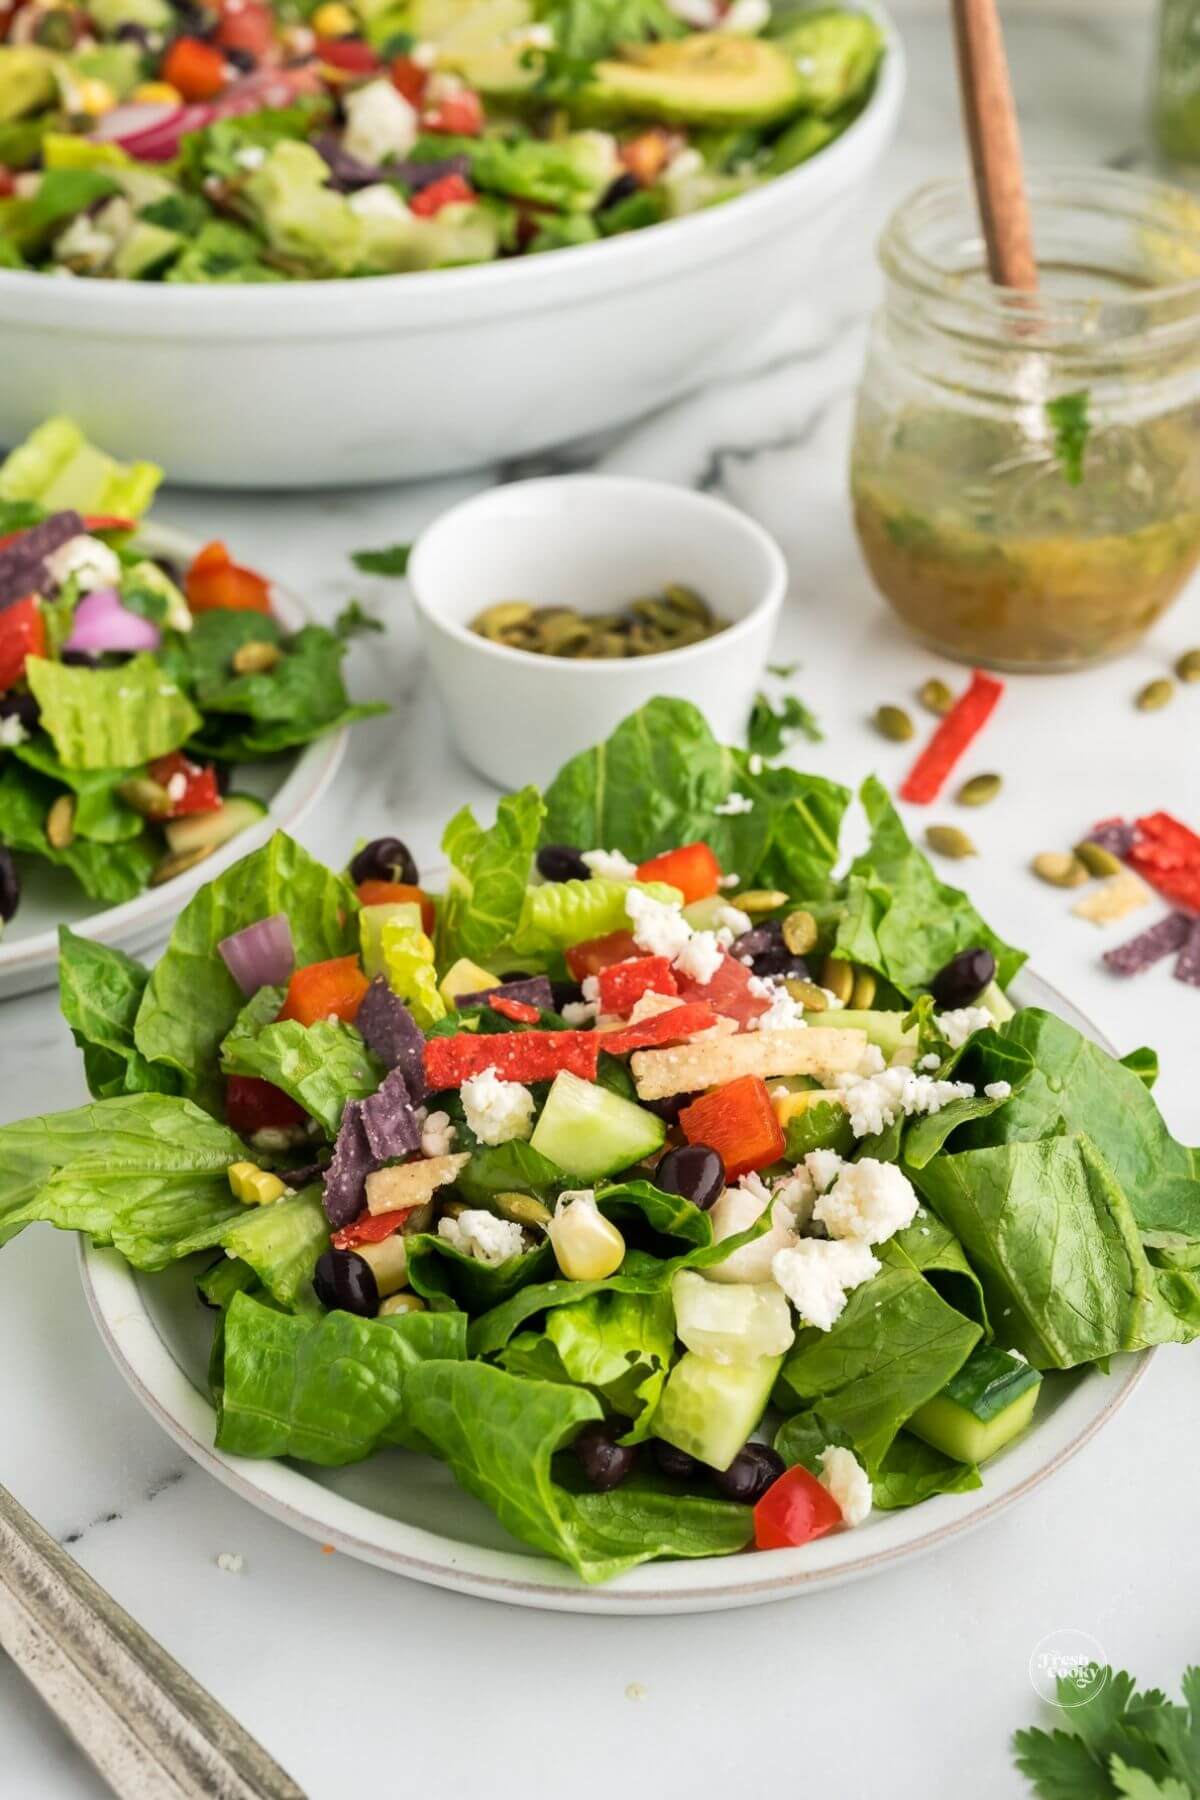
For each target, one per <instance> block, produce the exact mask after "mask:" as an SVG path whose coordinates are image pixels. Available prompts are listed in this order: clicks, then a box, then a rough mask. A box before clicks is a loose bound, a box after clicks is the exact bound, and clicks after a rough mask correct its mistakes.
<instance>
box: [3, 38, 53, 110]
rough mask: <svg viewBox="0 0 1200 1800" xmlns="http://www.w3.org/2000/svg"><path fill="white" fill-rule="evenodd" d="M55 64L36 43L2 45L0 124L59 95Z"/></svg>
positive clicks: (48, 103) (43, 104)
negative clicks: (55, 77) (55, 78)
mask: <svg viewBox="0 0 1200 1800" xmlns="http://www.w3.org/2000/svg"><path fill="white" fill-rule="evenodd" d="M57 95H58V87H57V85H56V83H55V80H54V64H53V61H52V59H51V58H50V56H49V55H48V54H47V53H46V51H45V50H41V49H39V48H38V47H37V46H36V45H35V44H0V125H7V124H8V123H9V122H10V121H11V120H13V119H22V118H24V117H25V114H26V113H31V112H37V111H38V110H39V108H41V107H43V106H49V105H51V103H52V102H53V101H54V100H55V99H56V98H57Z"/></svg>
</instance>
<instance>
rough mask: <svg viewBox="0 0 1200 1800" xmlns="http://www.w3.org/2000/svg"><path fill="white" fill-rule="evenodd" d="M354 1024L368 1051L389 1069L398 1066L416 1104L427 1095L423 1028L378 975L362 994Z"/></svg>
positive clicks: (414, 1104) (409, 1093)
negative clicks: (372, 1052)
mask: <svg viewBox="0 0 1200 1800" xmlns="http://www.w3.org/2000/svg"><path fill="white" fill-rule="evenodd" d="M354 1023H355V1026H356V1028H357V1030H358V1031H359V1033H360V1035H361V1036H362V1039H363V1041H364V1043H365V1044H366V1046H367V1048H368V1050H373V1051H374V1052H375V1054H376V1056H377V1057H378V1058H379V1060H380V1062H382V1063H386V1065H387V1067H388V1068H389V1069H399V1071H400V1073H401V1074H402V1075H403V1077H404V1084H405V1086H406V1087H407V1089H408V1097H409V1100H410V1101H411V1103H412V1104H413V1106H420V1104H421V1102H422V1101H423V1100H424V1098H425V1038H424V1034H423V1033H422V1031H421V1027H420V1026H419V1025H418V1024H417V1021H416V1020H415V1019H414V1018H413V1016H412V1014H411V1013H410V1012H409V1010H408V1008H407V1006H405V1004H404V1002H403V1000H401V999H400V997H399V996H398V995H397V994H394V993H393V992H392V990H391V988H390V987H389V986H388V984H387V982H386V981H385V980H384V979H383V977H382V975H377V976H376V977H375V979H374V981H373V982H372V983H371V985H370V987H369V988H368V989H367V991H366V993H365V995H364V996H363V1001H362V1005H361V1006H360V1007H359V1009H358V1012H357V1013H356V1014H355V1018H354Z"/></svg>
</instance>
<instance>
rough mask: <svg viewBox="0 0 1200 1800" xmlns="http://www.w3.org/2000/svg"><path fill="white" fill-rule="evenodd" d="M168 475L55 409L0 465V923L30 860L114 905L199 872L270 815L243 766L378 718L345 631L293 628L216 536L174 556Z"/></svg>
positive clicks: (12, 907)
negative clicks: (364, 699) (164, 510)
mask: <svg viewBox="0 0 1200 1800" xmlns="http://www.w3.org/2000/svg"><path fill="white" fill-rule="evenodd" d="M161 473H162V472H161V470H159V469H157V468H156V467H154V465H153V464H150V463H135V464H130V465H122V464H120V463H118V462H116V461H114V459H113V458H112V457H110V456H108V455H106V454H105V453H104V452H103V451H102V450H99V449H97V448H96V446H95V445H93V444H90V443H89V442H88V441H87V440H86V439H85V438H84V436H83V433H82V432H81V431H80V430H79V428H78V426H76V425H74V424H73V423H72V422H71V421H70V420H68V419H62V418H59V419H51V420H48V421H47V422H46V423H45V424H44V425H42V426H40V427H39V428H38V429H37V430H36V431H35V432H34V433H33V434H32V436H31V437H30V438H28V440H27V441H26V442H25V443H24V444H22V445H20V446H18V448H17V449H15V450H14V451H12V453H11V454H10V455H9V456H8V457H7V458H6V459H5V460H4V461H3V463H0V932H2V931H3V928H4V926H5V925H7V924H9V923H11V921H12V919H13V918H14V917H15V916H16V914H17V912H18V909H19V907H20V904H21V898H22V885H23V877H24V875H25V874H26V873H27V872H28V871H29V869H30V868H31V867H32V866H33V865H34V864H35V863H37V862H43V863H48V864H50V865H51V866H52V867H53V868H55V869H58V870H61V871H62V872H63V873H64V875H66V876H69V877H70V878H71V879H72V880H73V881H74V882H75V883H77V884H78V886H79V887H80V888H82V890H83V891H84V893H85V894H86V895H87V896H88V897H89V898H90V899H92V900H95V901H98V902H100V903H102V904H104V905H107V906H119V905H121V904H122V903H123V902H126V901H129V900H132V899H134V898H135V897H136V896H137V895H139V894H141V893H142V892H143V890H144V889H146V888H147V887H151V886H158V885H160V884H162V883H165V882H167V881H170V880H172V879H173V878H174V877H176V876H178V875H182V874H184V873H186V872H187V871H188V870H190V869H192V868H195V867H196V866H198V865H199V864H200V863H201V862H203V861H205V860H206V859H207V858H208V857H209V856H211V855H213V854H214V852H215V851H217V850H218V849H220V848H221V847H222V846H223V845H225V844H227V843H229V842H230V841H231V840H232V839H233V838H234V837H236V836H237V835H238V833H240V832H242V831H244V830H246V829H247V828H248V827H250V826H253V825H257V824H258V823H259V822H260V821H261V820H262V819H263V818H264V817H265V815H266V813H267V806H266V804H265V803H264V802H263V801H262V800H261V799H259V798H257V796H255V795H254V794H251V793H238V792H236V791H235V790H233V789H231V787H230V779H231V776H232V774H233V771H234V769H235V767H236V765H238V764H257V763H262V762H266V761H270V760H271V759H275V758H279V757H282V756H285V755H288V754H290V753H292V752H294V751H296V750H298V749H299V748H300V747H301V746H303V745H306V744H309V743H311V742H313V740H315V739H316V738H318V737H321V736H323V735H324V734H325V733H327V732H331V731H335V730H337V729H338V728H339V727H341V726H343V725H345V724H348V723H350V722H351V721H352V720H354V719H357V718H361V717H364V716H366V715H367V714H370V713H372V712H376V711H379V710H381V709H380V708H379V707H378V706H375V705H354V704H352V703H351V702H350V700H349V699H348V697H347V694H346V690H345V686H344V684H343V681H342V676H341V667H340V665H341V661H342V657H343V655H344V653H345V634H344V632H341V631H338V630H333V631H331V630H328V629H326V628H325V627H324V626H319V625H307V626H304V627H303V628H302V629H301V630H299V631H295V632H287V631H285V630H284V629H283V627H282V626H281V625H280V623H279V622H278V620H277V618H276V617H275V616H274V614H273V603H272V592H271V585H270V583H269V581H268V580H267V579H266V578H265V577H264V576H262V575H260V574H258V573H257V572H256V571H255V570H253V569H248V568H245V567H243V566H242V565H240V564H238V563H236V562H234V561H233V559H232V558H231V556H230V554H229V551H228V550H227V548H226V546H225V545H224V544H223V543H220V542H213V543H210V544H207V545H205V546H204V547H203V548H201V549H199V550H198V551H196V552H195V553H194V554H192V553H190V552H188V553H187V554H185V555H184V556H183V558H182V560H180V557H179V549H180V546H179V544H178V543H177V542H176V540H174V539H173V538H170V537H169V536H167V535H165V534H163V533H161V532H158V533H156V531H155V528H154V527H153V525H151V524H149V523H147V522H145V521H144V520H143V514H144V513H145V511H146V509H147V507H148V506H149V504H150V502H151V500H152V498H153V495H154V492H155V489H156V488H157V486H158V483H159V480H160V479H161ZM59 916H61V915H59Z"/></svg>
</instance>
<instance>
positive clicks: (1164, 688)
mask: <svg viewBox="0 0 1200 1800" xmlns="http://www.w3.org/2000/svg"><path fill="white" fill-rule="evenodd" d="M1174 698H1175V683H1174V682H1173V681H1168V679H1167V677H1166V676H1165V675H1160V676H1159V677H1158V679H1157V681H1148V682H1147V683H1146V685H1145V687H1144V688H1142V689H1141V691H1140V692H1139V694H1138V696H1137V698H1136V700H1135V701H1134V705H1135V706H1136V707H1137V709H1138V711H1139V712H1159V711H1160V710H1161V709H1162V708H1163V707H1164V706H1169V705H1170V703H1171V701H1172V700H1173V699H1174Z"/></svg>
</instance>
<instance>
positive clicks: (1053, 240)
mask: <svg viewBox="0 0 1200 1800" xmlns="http://www.w3.org/2000/svg"><path fill="white" fill-rule="evenodd" d="M1030 203H1031V209H1032V214H1033V223H1034V233H1035V239H1036V243H1037V248H1038V256H1039V265H1038V266H1039V288H1038V291H1037V293H1036V294H1023V293H1017V292H1015V291H1013V290H1008V289H1000V288H997V287H994V286H993V285H992V284H991V282H990V281H989V279H988V277H987V273H986V260H985V256H984V250H983V244H982V240H981V238H980V234H979V229H978V224H977V219H976V214H975V208H974V200H973V196H972V194H971V192H970V189H969V188H968V187H967V186H966V185H965V184H960V183H951V182H939V183H935V184H933V185H931V186H929V187H926V188H923V189H921V190H919V191H918V193H917V194H915V195H914V196H913V197H912V198H911V199H910V200H909V201H907V202H906V203H905V205H904V206H903V207H902V208H901V209H900V210H899V211H898V212H897V213H896V214H895V215H894V216H893V218H892V220H891V221H890V223H889V225H888V227H887V229H886V231H885V233H884V237H883V240H882V243H881V246H880V260H881V263H882V265H883V269H884V274H885V277H886V290H885V298H884V303H883V306H882V308H881V310H880V312H879V314H878V316H877V318H876V321H875V325H874V329H873V333H872V338H871V343H870V348H869V351H868V358H867V366H866V369H865V372H864V375H863V381H862V387H861V389H860V394H859V402H858V411H857V418H856V424H855V435H854V446H853V452H852V462H851V488H852V493H853V500H854V517H855V524H856V528H857V531H858V536H859V541H860V543H861V545H862V549H863V552H864V555H865V557H866V560H867V563H868V566H869V567H870V570H871V573H872V575H873V577H874V579H875V583H876V585H877V586H878V588H879V590H880V592H881V593H882V594H883V596H884V598H885V599H886V600H888V601H889V602H890V604H891V605H892V606H893V607H894V608H895V610H896V611H897V612H898V613H899V614H900V616H901V618H903V619H904V620H905V622H906V623H907V624H908V625H909V626H910V628H911V629H912V630H913V631H915V632H916V633H917V635H918V636H919V637H921V638H922V639H924V640H925V641H926V642H927V643H929V644H930V645H932V646H933V647H934V648H935V649H937V650H940V651H942V652H943V653H945V654H947V655H949V656H954V657H958V658H961V659H963V660H966V661H971V662H982V663H986V664H988V665H990V666H992V667H995V668H1010V669H1071V668H1076V667H1081V666H1084V665H1086V664H1088V663H1092V662H1096V661H1098V660H1100V659H1102V658H1104V657H1107V656H1112V655H1116V654H1118V653H1120V652H1121V651H1123V650H1124V649H1126V648H1128V647H1129V645H1131V644H1133V643H1134V642H1136V640H1137V639H1138V638H1139V637H1141V635H1142V634H1143V632H1145V631H1146V630H1147V629H1148V627H1149V626H1150V625H1152V624H1153V623H1154V621H1155V619H1157V618H1158V617H1159V616H1160V614H1162V613H1163V612H1164V611H1165V610H1166V608H1167V607H1168V606H1169V605H1170V604H1171V602H1172V601H1173V600H1174V599H1175V598H1176V596H1177V595H1178V593H1179V591H1180V589H1181V588H1182V586H1183V585H1184V583H1185V582H1186V580H1187V578H1188V576H1189V575H1190V574H1191V573H1192V571H1193V569H1194V568H1195V566H1196V563H1197V560H1198V559H1200V205H1197V203H1196V202H1195V201H1193V200H1192V199H1190V198H1189V196H1187V195H1186V194H1183V193H1180V192H1178V191H1177V190H1175V189H1172V188H1170V187H1167V186H1164V185H1162V184H1160V183H1157V182H1151V181H1146V180H1142V179H1139V178H1136V177H1133V176H1127V175H1115V174H1113V173H1111V172H1110V171H1107V170H1105V171H1102V172H1101V171H1097V172H1095V173H1091V172H1078V173H1076V172H1072V171H1064V172H1058V173H1050V174H1047V175H1042V176H1041V177H1039V178H1037V179H1035V180H1033V181H1032V182H1031V183H1030Z"/></svg>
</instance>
